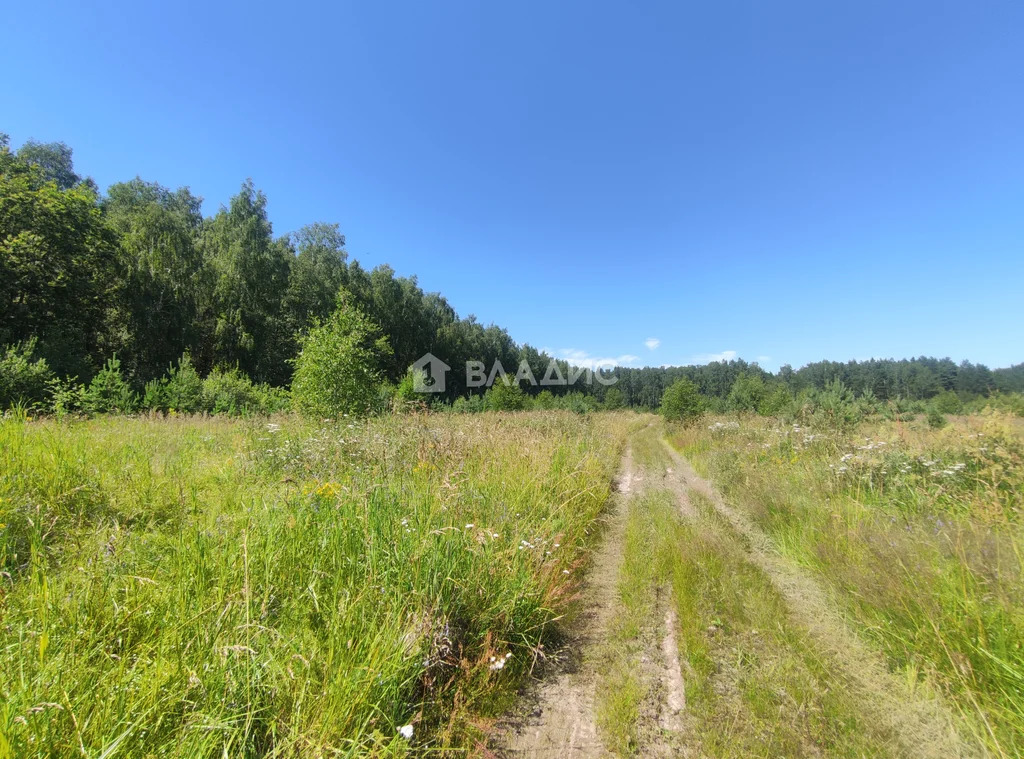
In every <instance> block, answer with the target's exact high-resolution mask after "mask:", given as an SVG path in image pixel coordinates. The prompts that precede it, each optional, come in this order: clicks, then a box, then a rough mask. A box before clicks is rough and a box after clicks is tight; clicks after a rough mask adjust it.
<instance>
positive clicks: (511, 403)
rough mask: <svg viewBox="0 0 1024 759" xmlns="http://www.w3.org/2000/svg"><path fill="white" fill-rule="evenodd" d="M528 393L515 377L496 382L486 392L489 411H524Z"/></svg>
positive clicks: (485, 401)
mask: <svg viewBox="0 0 1024 759" xmlns="http://www.w3.org/2000/svg"><path fill="white" fill-rule="evenodd" d="M526 400H527V399H526V394H525V393H524V392H523V389H522V388H521V387H519V383H518V382H516V381H515V380H513V379H503V380H500V381H498V382H495V383H494V384H493V385H491V387H490V388H489V389H488V390H487V392H486V393H485V394H484V405H485V406H486V408H487V410H488V411H522V410H523V409H524V408H526Z"/></svg>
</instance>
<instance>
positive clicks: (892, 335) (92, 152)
mask: <svg viewBox="0 0 1024 759" xmlns="http://www.w3.org/2000/svg"><path fill="white" fill-rule="evenodd" d="M157 5H158V4H150V3H139V2H132V3H98V4H95V3H82V2H73V3H72V2H68V3H60V4H50V3H29V2H25V1H24V0H15V2H13V3H9V4H7V6H6V7H5V10H4V11H3V17H4V25H5V27H6V31H5V33H4V44H3V46H0V71H3V72H4V73H3V87H2V97H0V131H6V132H8V133H9V134H10V135H11V139H12V142H13V143H14V144H15V145H20V144H21V142H23V141H24V140H25V139H27V138H29V137H34V138H36V139H39V140H44V141H48V140H63V141H65V142H67V143H68V144H69V145H70V146H71V147H72V148H74V151H75V161H76V167H77V168H78V170H79V172H80V173H83V174H88V175H90V176H92V177H94V178H95V179H96V181H97V182H98V183H99V184H100V186H101V187H103V188H106V186H108V185H109V184H110V183H112V182H115V181H120V180H125V179H130V178H131V177H133V176H135V175H136V174H138V175H140V176H142V177H143V178H145V179H148V180H156V181H159V182H161V183H162V184H165V185H169V186H171V187H176V186H179V185H189V186H190V187H191V188H192V190H193V191H194V192H196V193H198V194H200V195H202V196H203V197H204V198H205V199H206V202H205V210H206V212H207V213H212V212H214V211H215V210H216V209H217V207H218V206H219V205H220V204H221V203H224V202H226V201H227V200H228V198H229V197H230V196H231V195H232V194H234V193H235V192H237V190H238V187H239V185H240V184H241V182H242V180H244V179H245V178H246V177H249V176H251V177H252V178H253V179H254V180H255V182H256V184H257V186H258V187H260V188H262V189H263V190H264V191H265V192H266V193H267V195H268V197H269V209H270V215H271V219H272V221H273V223H274V229H275V232H277V233H285V232H288V231H292V230H295V229H297V228H298V227H300V226H301V225H303V224H305V223H308V222H312V221H336V222H339V223H340V224H341V226H342V229H343V231H344V232H345V234H346V235H347V236H348V247H349V251H350V253H351V254H352V255H353V256H354V257H355V258H358V259H360V260H361V261H362V262H363V263H364V264H367V265H369V266H373V265H376V264H378V263H382V262H387V263H390V264H391V265H392V266H394V267H395V269H396V270H397V271H398V272H399V273H400V274H417V275H419V279H420V283H421V284H422V285H423V286H424V288H425V289H427V290H440V291H441V292H442V293H444V294H445V295H446V296H447V297H448V299H449V300H450V302H451V303H452V305H453V306H454V307H455V308H456V309H457V310H458V311H459V313H460V314H463V315H465V314H469V313H475V314H476V315H477V316H478V318H480V319H481V320H482V321H484V322H491V321H493V322H495V323H497V324H500V325H502V326H504V327H507V328H508V329H509V331H510V332H511V333H512V335H513V337H515V338H516V339H517V340H518V341H520V342H529V343H531V344H533V345H535V346H537V347H544V348H548V349H550V350H552V351H553V352H555V353H557V354H559V355H568V353H567V352H570V351H573V352H576V355H577V356H581V355H588V356H591V357H600V358H604V357H627V358H628V357H636V358H635V359H632V358H631V359H630V361H631V362H632V363H634V364H635V365H640V364H655V365H657V364H663V363H673V364H675V363H691V362H693V361H696V360H702V359H705V360H706V359H707V358H709V357H711V356H713V355H716V354H719V355H720V354H723V353H724V352H728V351H735V352H736V353H737V354H738V355H740V356H742V357H744V358H747V359H751V360H753V359H756V358H758V357H763V358H762V363H763V364H764V365H765V366H766V367H768V368H771V369H775V368H777V367H778V365H780V364H782V363H786V362H788V363H792V364H793V365H795V366H798V365H801V364H803V363H806V362H808V361H813V360H817V359H821V358H830V359H837V360H846V359H850V358H867V357H871V356H879V357H889V356H895V357H905V356H911V355H916V354H929V355H937V356H945V355H949V356H951V357H953V358H954V359H957V360H960V359H963V358H969V359H972V360H975V361H981V362H984V363H987V364H989V365H990V366H1004V365H1008V364H1010V363H1015V362H1019V361H1022V360H1024V292H1022V291H1024V43H1022V37H1024V4H1022V3H1020V2H1019V0H1015V1H1014V2H987V1H986V0H981V1H980V2H956V3H948V2H936V1H935V0H930V1H929V2H901V3H893V2H888V1H886V2H848V3H843V4H839V3H829V2H825V3H823V2H820V1H819V2H762V1H761V0H757V1H756V2H747V3H728V2H723V3H719V2H714V3H711V2H708V3H664V4H652V3H616V4H608V3H598V2H578V3H575V2H574V3H569V2H536V3H535V2H515V3H493V2H480V1H479V0H472V1H471V2H458V3H456V2H415V3H398V2H390V3H389V2H382V3H358V4H348V3H342V4H338V3H333V2H330V3H328V2H324V3H322V4H304V3H300V2H289V3H284V4H282V3H273V4H260V3H244V4H238V5H235V6H229V5H220V6H219V7H217V8H209V7H207V4H206V3H189V2H179V3H174V4H166V5H164V6H163V7H157ZM648 338H657V339H658V340H659V341H660V344H659V345H658V346H657V347H656V348H654V349H651V348H649V347H647V346H645V344H644V341H645V340H647V339H648ZM651 344H652V345H653V342H652V343H651Z"/></svg>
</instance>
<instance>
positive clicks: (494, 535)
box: [491, 532, 501, 540]
mask: <svg viewBox="0 0 1024 759" xmlns="http://www.w3.org/2000/svg"><path fill="white" fill-rule="evenodd" d="M491 537H492V538H494V539H495V540H497V539H498V538H500V537H501V536H500V535H499V534H498V533H496V532H492V533H491Z"/></svg>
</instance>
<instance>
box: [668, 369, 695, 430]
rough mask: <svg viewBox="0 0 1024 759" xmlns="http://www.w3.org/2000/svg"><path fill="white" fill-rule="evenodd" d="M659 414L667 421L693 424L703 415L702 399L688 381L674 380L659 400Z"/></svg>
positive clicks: (692, 384) (693, 385)
mask: <svg viewBox="0 0 1024 759" xmlns="http://www.w3.org/2000/svg"><path fill="white" fill-rule="evenodd" d="M661 413H662V416H664V417H665V419H666V420H667V421H670V422H682V423H683V424H693V423H694V422H696V421H697V420H698V419H700V417H701V416H702V415H703V414H704V397H703V396H702V395H701V394H700V391H699V390H698V389H697V386H696V385H695V384H694V383H693V382H691V381H690V380H688V379H685V378H683V379H679V380H676V382H674V383H673V384H672V385H671V386H670V387H669V388H668V389H667V390H666V391H665V394H664V395H663V396H662V398H661Z"/></svg>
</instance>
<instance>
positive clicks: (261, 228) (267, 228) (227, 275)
mask: <svg viewBox="0 0 1024 759" xmlns="http://www.w3.org/2000/svg"><path fill="white" fill-rule="evenodd" d="M200 246H201V250H202V251H203V255H204V257H205V259H206V265H207V267H208V269H207V275H206V276H208V277H209V278H210V289H209V292H208V294H207V297H206V299H205V300H204V303H203V309H202V312H203V319H204V320H205V321H206V323H207V328H208V329H209V330H210V332H211V334H212V341H211V345H210V348H211V349H212V351H213V354H214V357H215V360H216V361H218V362H220V363H223V364H225V365H229V366H238V367H239V368H240V369H241V370H242V371H243V372H245V373H246V374H247V375H248V376H250V377H252V378H253V379H254V380H256V381H259V382H268V381H270V382H278V383H280V382H283V381H285V380H286V379H287V360H288V358H289V356H291V355H292V350H291V347H290V346H289V342H290V341H291V340H292V335H291V334H290V333H289V331H288V330H287V329H286V328H285V324H284V320H283V313H282V308H283V302H284V295H285V292H286V290H287V287H288V271H289V264H290V260H291V258H292V254H291V248H290V245H289V244H288V242H287V240H283V241H275V240H274V239H273V228H272V226H271V224H270V220H269V218H268V217H267V198H266V196H265V195H264V194H263V193H262V192H260V191H258V190H256V188H255V187H254V186H253V184H252V182H251V181H247V182H246V183H245V184H243V185H242V189H241V191H240V192H239V193H238V195H236V196H235V197H233V198H232V199H231V204H230V206H229V207H228V208H221V210H220V211H219V212H218V213H217V215H216V216H215V217H214V218H213V219H210V220H209V221H207V222H206V223H205V224H204V226H203V233H202V237H201V240H200Z"/></svg>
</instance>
